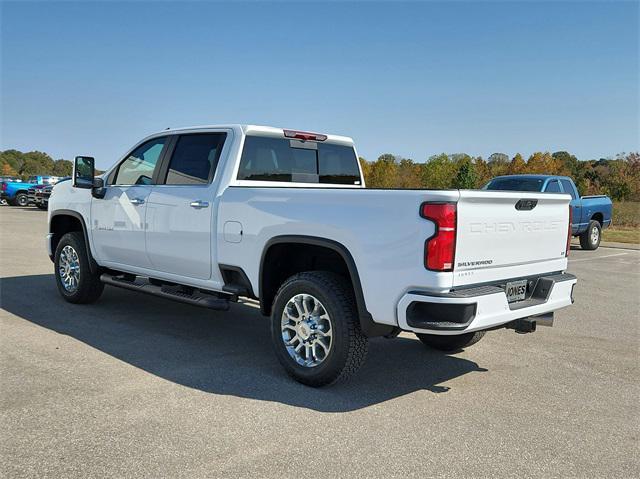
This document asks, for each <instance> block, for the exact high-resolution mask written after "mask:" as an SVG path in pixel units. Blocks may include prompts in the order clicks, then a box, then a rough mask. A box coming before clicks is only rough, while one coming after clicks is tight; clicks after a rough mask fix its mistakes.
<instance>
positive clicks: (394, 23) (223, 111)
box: [0, 2, 640, 168]
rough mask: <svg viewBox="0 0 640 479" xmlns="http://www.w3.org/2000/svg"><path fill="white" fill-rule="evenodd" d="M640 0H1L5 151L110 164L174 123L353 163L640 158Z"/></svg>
mask: <svg viewBox="0 0 640 479" xmlns="http://www.w3.org/2000/svg"><path fill="white" fill-rule="evenodd" d="M638 5H639V3H638V2H605V3H597V2H587V3H578V2H556V3H547V2H524V3H489V2H487V3H485V2H483V3H479V2H477V3H460V2H455V3H434V2H423V3H417V2H414V3H397V2H394V3H392V2H388V3H235V4H231V3H213V2H211V3H204V2H194V3H172V2H163V3H148V2H129V3H57V2H48V3H35V2H26V3H3V4H2V65H1V66H2V77H1V80H2V85H1V88H2V131H1V140H2V141H1V145H0V148H2V149H8V148H16V149H20V150H32V149H38V150H42V151H46V152H48V153H50V154H51V155H52V156H54V157H55V158H61V157H64V158H67V159H70V158H72V157H73V156H74V155H76V154H93V155H94V156H96V158H97V162H98V166H100V167H103V168H104V167H107V166H108V165H110V164H112V163H113V162H114V161H116V160H117V159H118V157H120V156H121V155H122V154H123V153H125V150H126V149H127V148H128V147H129V146H131V145H132V144H133V143H134V142H136V141H137V140H138V139H139V138H141V137H142V136H144V135H146V134H148V133H152V132H154V131H156V130H160V129H164V128H166V127H169V126H170V127H177V126H188V125H198V124H207V123H221V122H238V123H256V124H267V125H274V126H284V127H293V128H298V129H307V130H312V131H318V132H331V133H339V134H346V135H349V136H352V137H353V138H354V139H355V140H356V142H357V145H358V149H359V153H360V155H361V156H364V157H366V158H368V159H375V158H376V157H377V156H378V155H380V154H381V153H385V152H390V153H395V154H399V155H402V156H406V157H410V158H413V159H415V160H418V161H424V160H425V159H426V158H427V157H429V156H430V155H433V154H436V153H440V152H447V153H455V152H467V153H470V154H474V155H483V156H485V157H486V156H488V155H489V154H491V153H492V152H505V153H507V154H509V155H513V154H515V153H516V152H521V153H522V154H524V155H529V154H530V153H532V152H533V151H537V150H543V151H544V150H549V151H556V150H561V149H566V150H569V151H571V152H573V153H575V154H577V155H578V157H579V158H581V159H589V158H599V157H602V156H611V155H615V154H616V153H618V152H621V151H630V150H637V149H638V148H639V143H640V140H639V131H640V126H639V118H638V117H639V110H640V104H639V101H640V99H639V88H640V87H639V85H640V79H639V74H638V69H639V64H638V48H639V47H638V42H639V33H638V28H639V7H638Z"/></svg>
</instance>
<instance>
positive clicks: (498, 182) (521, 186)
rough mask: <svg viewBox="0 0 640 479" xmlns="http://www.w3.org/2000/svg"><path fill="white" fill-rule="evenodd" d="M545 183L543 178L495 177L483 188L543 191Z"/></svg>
mask: <svg viewBox="0 0 640 479" xmlns="http://www.w3.org/2000/svg"><path fill="white" fill-rule="evenodd" d="M543 183H544V179H543V178H521V177H505V178H494V179H493V180H491V181H490V182H489V183H487V184H486V185H484V187H483V188H482V189H483V190H493V191H542V184H543Z"/></svg>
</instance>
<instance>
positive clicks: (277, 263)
mask: <svg viewBox="0 0 640 479" xmlns="http://www.w3.org/2000/svg"><path fill="white" fill-rule="evenodd" d="M303 271H331V272H333V273H337V274H339V275H340V276H342V277H344V278H345V279H346V280H347V281H349V284H351V285H352V286H353V282H352V278H351V275H350V273H349V268H348V266H347V263H346V262H345V260H344V258H343V257H342V256H341V255H340V253H338V252H337V251H335V250H334V249H332V248H329V247H326V246H319V245H313V244H304V243H277V244H274V245H272V246H270V247H269V249H268V250H267V251H266V252H265V254H264V257H263V259H262V268H261V272H260V280H261V281H260V308H261V310H262V312H263V313H264V314H266V315H269V314H271V305H272V303H273V299H274V298H275V295H276V293H277V292H278V289H279V288H280V285H282V283H284V281H285V280H286V279H287V278H289V277H291V276H293V275H294V274H296V273H302V272H303Z"/></svg>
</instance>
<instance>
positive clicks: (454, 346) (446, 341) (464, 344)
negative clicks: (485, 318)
mask: <svg viewBox="0 0 640 479" xmlns="http://www.w3.org/2000/svg"><path fill="white" fill-rule="evenodd" d="M484 333H485V331H476V332H473V333H464V334H456V335H455V336H443V335H439V334H419V333H416V336H418V339H419V340H420V341H422V343H423V344H424V345H425V346H428V347H430V348H433V349H437V350H439V351H444V352H447V353H452V352H455V351H460V350H461V349H464V348H468V347H469V346H472V345H474V344H476V343H477V342H478V341H480V340H481V339H482V337H483V336H484Z"/></svg>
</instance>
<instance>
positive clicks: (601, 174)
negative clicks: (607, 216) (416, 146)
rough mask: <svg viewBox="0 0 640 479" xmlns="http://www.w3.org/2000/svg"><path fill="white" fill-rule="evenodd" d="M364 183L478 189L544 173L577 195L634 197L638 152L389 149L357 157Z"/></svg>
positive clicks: (637, 197) (639, 193) (639, 173)
mask: <svg viewBox="0 0 640 479" xmlns="http://www.w3.org/2000/svg"><path fill="white" fill-rule="evenodd" d="M360 164H361V165H362V169H363V172H364V177H365V182H366V184H367V187H370V188H425V189H447V188H481V187H482V186H483V185H484V184H486V183H487V182H488V181H489V180H490V179H491V178H493V177H495V176H500V175H515V174H525V173H529V174H547V175H563V176H570V177H571V178H573V180H574V182H575V183H576V186H577V187H578V190H579V191H580V194H581V195H583V196H584V195H601V194H606V195H609V196H610V197H611V198H612V199H613V200H617V201H640V154H639V153H638V152H633V153H621V154H619V155H616V156H615V157H614V158H601V159H599V160H578V158H576V156H575V155H572V154H571V153H569V152H566V151H557V152H555V153H549V152H536V153H533V154H532V155H531V156H530V157H529V158H528V159H527V160H526V161H525V159H524V158H523V157H522V155H520V153H518V154H516V155H515V156H514V157H513V158H510V157H509V156H508V155H506V154H504V153H493V154H492V155H490V156H489V157H488V158H487V159H486V160H485V159H483V158H482V157H480V156H470V155H468V154H466V153H456V154H446V153H442V154H439V155H434V156H431V157H430V158H429V159H428V160H427V161H426V162H425V163H419V162H415V161H413V160H411V159H409V158H402V157H399V156H396V155H392V154H389V153H387V154H384V155H381V156H380V157H379V158H378V159H377V160H375V161H367V160H366V159H364V158H360Z"/></svg>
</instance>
